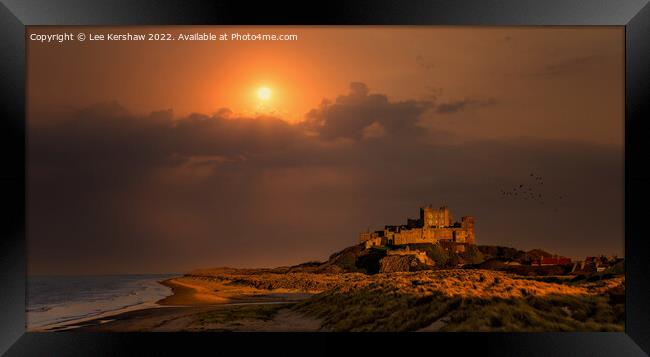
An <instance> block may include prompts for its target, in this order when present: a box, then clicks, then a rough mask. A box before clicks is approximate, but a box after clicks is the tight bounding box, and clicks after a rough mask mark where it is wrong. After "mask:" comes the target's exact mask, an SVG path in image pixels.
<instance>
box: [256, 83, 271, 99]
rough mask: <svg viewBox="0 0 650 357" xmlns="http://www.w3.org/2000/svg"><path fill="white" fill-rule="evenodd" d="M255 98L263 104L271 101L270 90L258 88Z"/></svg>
mask: <svg viewBox="0 0 650 357" xmlns="http://www.w3.org/2000/svg"><path fill="white" fill-rule="evenodd" d="M257 98H259V100H261V101H264V102H265V101H267V100H269V99H271V89H270V88H269V87H259V88H258V89H257Z"/></svg>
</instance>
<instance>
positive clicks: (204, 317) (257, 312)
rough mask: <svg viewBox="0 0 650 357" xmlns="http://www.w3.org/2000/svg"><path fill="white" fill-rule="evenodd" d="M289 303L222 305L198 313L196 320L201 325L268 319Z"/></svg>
mask: <svg viewBox="0 0 650 357" xmlns="http://www.w3.org/2000/svg"><path fill="white" fill-rule="evenodd" d="M289 306H291V304H250V305H239V306H224V307H220V308H217V309H215V310H212V311H207V312H203V313H201V314H198V315H197V317H196V320H197V321H198V322H199V323H200V324H201V325H208V324H225V323H233V322H237V321H241V320H262V321H270V320H272V319H273V317H274V316H275V314H276V313H277V312H278V311H279V310H281V309H284V308H287V307H289Z"/></svg>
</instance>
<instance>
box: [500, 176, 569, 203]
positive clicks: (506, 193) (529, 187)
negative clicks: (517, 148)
mask: <svg viewBox="0 0 650 357" xmlns="http://www.w3.org/2000/svg"><path fill="white" fill-rule="evenodd" d="M543 185H544V178H543V177H542V176H539V175H537V174H535V173H531V174H530V175H529V181H528V182H527V183H521V184H519V185H517V186H515V187H513V188H511V189H502V190H501V199H513V200H522V201H532V202H537V203H539V204H540V205H543V204H544V202H545V198H546V196H545V195H544V194H542V192H541V188H542V186H543ZM557 198H558V199H559V200H562V199H564V196H562V195H559V196H558V197H557ZM555 211H556V212H557V208H556V209H555Z"/></svg>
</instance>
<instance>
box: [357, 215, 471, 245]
mask: <svg viewBox="0 0 650 357" xmlns="http://www.w3.org/2000/svg"><path fill="white" fill-rule="evenodd" d="M359 241H360V242H362V243H365V247H366V248H371V247H375V246H382V245H402V244H415V243H438V242H440V241H447V242H454V243H464V244H476V237H475V234H474V217H472V216H464V217H462V218H461V221H460V222H453V223H452V216H451V213H450V212H449V208H447V207H446V206H443V207H440V208H434V207H432V206H431V205H428V206H425V207H422V208H420V217H419V218H418V219H410V218H409V219H408V220H407V224H405V225H401V226H385V227H384V229H383V230H377V231H374V232H362V233H360V234H359Z"/></svg>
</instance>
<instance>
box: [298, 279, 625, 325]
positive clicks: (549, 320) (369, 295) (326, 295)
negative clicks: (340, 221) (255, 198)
mask: <svg viewBox="0 0 650 357" xmlns="http://www.w3.org/2000/svg"><path fill="white" fill-rule="evenodd" d="M434 274H435V273H417V274H401V275H400V274H397V275H386V276H385V278H389V277H390V279H381V278H375V279H374V280H373V281H372V282H369V283H366V284H357V286H347V287H341V288H336V289H332V290H329V291H326V292H323V293H321V294H318V295H315V296H313V297H311V298H309V299H307V300H305V301H303V302H300V303H298V304H296V305H294V306H293V307H292V309H294V311H297V312H299V313H302V314H305V315H306V316H311V317H315V318H318V319H320V320H321V321H322V328H324V329H327V330H333V331H416V330H419V329H426V328H427V327H430V326H432V324H434V323H435V324H434V325H433V326H436V327H435V329H434V330H440V331H504V332H505V331H508V332H514V331H521V332H524V331H527V332H528V331H529V332H537V331H623V330H624V326H625V325H624V321H625V315H624V305H623V304H620V303H615V302H614V301H613V300H612V299H610V296H609V295H610V294H609V293H607V292H608V291H611V290H612V286H615V284H620V280H614V279H612V280H610V281H607V282H599V283H598V284H591V285H585V286H580V287H569V286H566V285H564V284H556V283H547V282H535V281H525V280H519V279H512V278H511V277H510V276H508V275H505V274H500V273H494V272H480V273H478V274H477V273H471V272H456V273H454V272H448V273H444V274H445V276H440V277H438V276H437V275H434ZM440 274H443V273H440ZM435 278H442V279H440V280H438V279H435ZM453 279H456V281H453ZM450 281H453V283H450ZM616 286H619V287H620V285H616Z"/></svg>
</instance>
